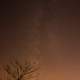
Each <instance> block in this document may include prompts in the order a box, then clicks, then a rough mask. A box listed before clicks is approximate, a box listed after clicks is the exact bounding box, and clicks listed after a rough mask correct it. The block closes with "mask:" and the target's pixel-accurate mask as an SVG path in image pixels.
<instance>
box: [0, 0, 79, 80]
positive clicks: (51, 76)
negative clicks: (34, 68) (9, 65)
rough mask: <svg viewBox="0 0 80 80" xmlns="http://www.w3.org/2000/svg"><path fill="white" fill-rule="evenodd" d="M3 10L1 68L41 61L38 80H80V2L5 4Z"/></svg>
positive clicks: (52, 0)
mask: <svg viewBox="0 0 80 80" xmlns="http://www.w3.org/2000/svg"><path fill="white" fill-rule="evenodd" d="M0 10H1V11H0V19H1V24H0V64H3V62H4V63H5V62H6V60H8V58H9V57H13V56H17V57H20V58H21V57H23V58H24V57H25V58H27V56H30V57H37V59H39V57H40V66H41V70H40V72H41V75H40V77H39V80H80V5H79V0H34V1H33V0H29V1H28V0H7V1H6V0H2V1H1V7H0ZM21 59H22V58H21Z"/></svg>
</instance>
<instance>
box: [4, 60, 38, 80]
mask: <svg viewBox="0 0 80 80" xmlns="http://www.w3.org/2000/svg"><path fill="white" fill-rule="evenodd" d="M38 69H39V67H35V66H33V65H32V64H31V62H26V61H25V64H24V65H23V64H20V62H19V61H18V60H16V59H15V60H14V61H13V62H11V63H9V64H7V65H6V66H5V67H4V70H5V71H6V72H7V74H8V77H7V80H29V79H31V78H33V77H35V76H33V74H35V73H36V71H37V70H38ZM37 75H38V74H37ZM25 76H26V78H25Z"/></svg>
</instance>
